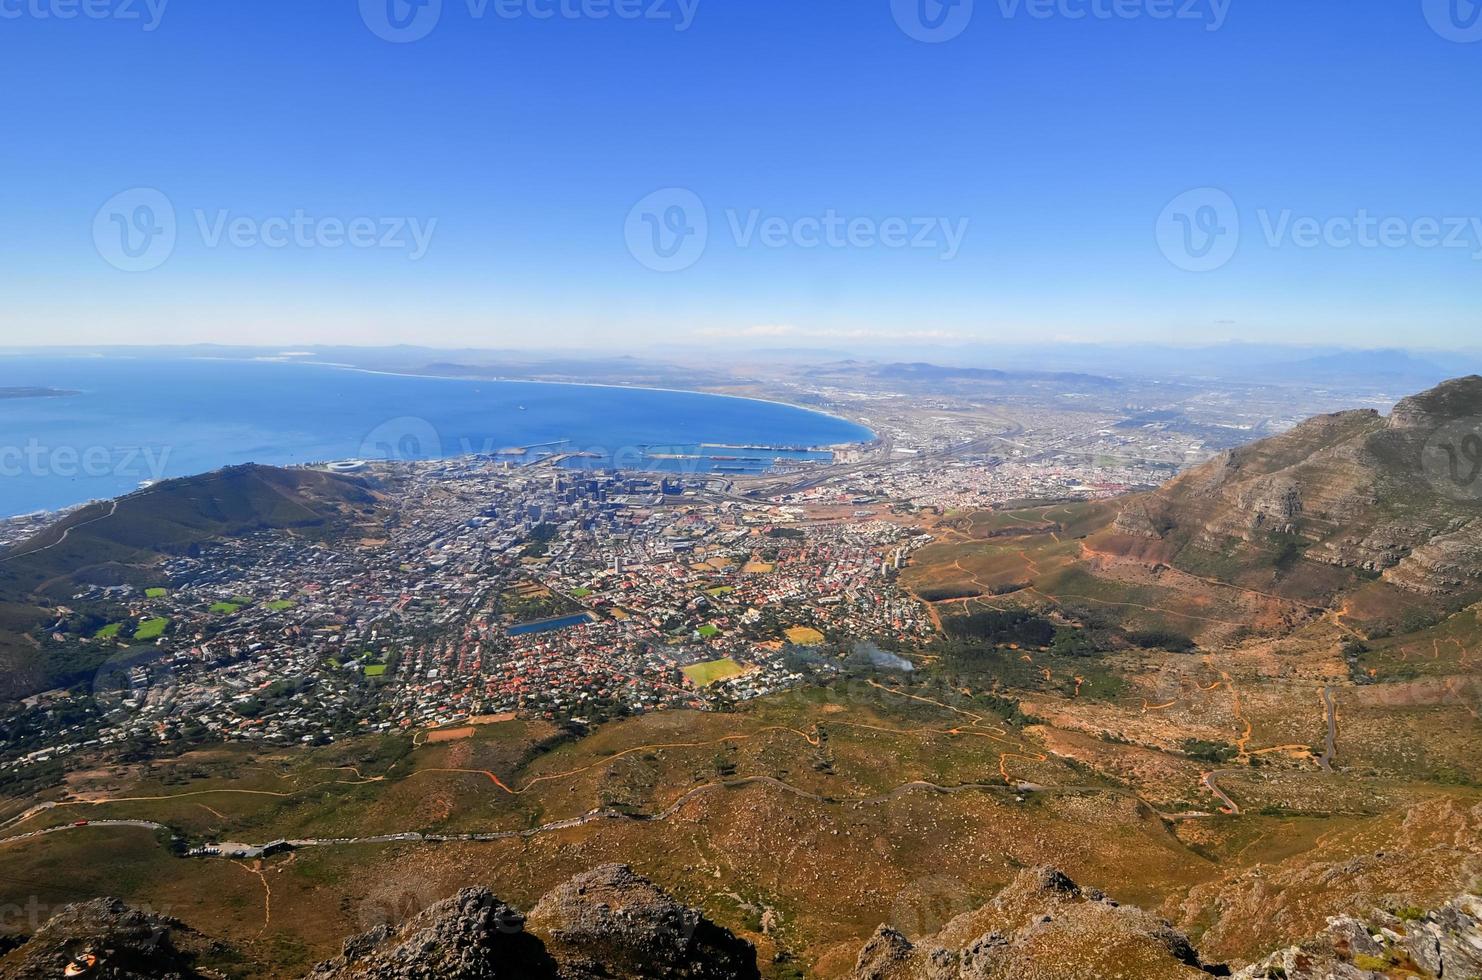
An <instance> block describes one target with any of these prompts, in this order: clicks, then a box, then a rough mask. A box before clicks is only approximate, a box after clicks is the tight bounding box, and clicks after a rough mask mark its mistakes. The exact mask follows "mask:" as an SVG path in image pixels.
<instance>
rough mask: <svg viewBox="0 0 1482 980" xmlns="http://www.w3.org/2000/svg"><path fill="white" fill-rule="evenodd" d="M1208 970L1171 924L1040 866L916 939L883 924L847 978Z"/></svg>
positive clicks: (1195, 974) (1144, 975)
mask: <svg viewBox="0 0 1482 980" xmlns="http://www.w3.org/2000/svg"><path fill="white" fill-rule="evenodd" d="M1211 974H1214V975H1222V976H1228V975H1229V971H1228V970H1224V969H1223V968H1219V967H1205V966H1204V965H1203V964H1202V963H1201V962H1200V960H1199V954H1198V953H1197V952H1196V951H1195V950H1194V947H1193V944H1191V943H1190V942H1189V940H1188V939H1187V938H1186V937H1185V936H1184V935H1183V934H1182V933H1180V932H1178V931H1177V930H1175V929H1174V928H1173V927H1172V926H1171V925H1169V924H1168V923H1167V922H1164V921H1163V920H1161V919H1158V918H1156V917H1154V916H1152V915H1149V914H1148V913H1146V912H1144V911H1142V910H1141V909H1136V908H1132V907H1130V906H1122V905H1119V904H1118V903H1117V902H1114V901H1112V900H1111V899H1109V898H1107V897H1106V896H1105V895H1103V894H1101V893H1100V892H1099V891H1096V890H1095V889H1083V888H1081V887H1080V886H1078V885H1077V884H1076V883H1075V882H1073V881H1071V880H1070V878H1068V877H1066V876H1065V875H1064V874H1062V873H1061V872H1059V871H1057V870H1055V869H1054V868H1035V869H1033V870H1029V871H1024V872H1022V873H1021V874H1020V875H1019V877H1018V878H1017V879H1016V880H1015V881H1014V882H1013V883H1012V884H1011V885H1009V886H1008V887H1007V888H1005V889H1004V890H1003V891H1002V892H1000V893H999V895H998V897H997V898H995V899H994V900H993V901H992V902H990V903H988V904H987V905H985V906H983V907H982V908H981V909H978V910H977V911H974V912H967V913H964V914H963V915H960V916H958V917H957V918H955V919H953V920H952V921H951V922H948V923H947V925H946V926H945V927H944V928H943V929H942V931H941V932H939V933H937V934H936V935H935V936H933V937H930V938H928V939H921V940H918V941H916V942H912V941H910V940H909V939H907V938H906V937H905V936H904V935H902V934H901V933H899V932H897V931H896V930H894V929H891V928H889V927H888V926H881V927H880V928H879V929H878V930H877V931H876V932H875V935H874V936H873V937H872V938H871V939H870V941H869V942H868V943H866V944H865V947H864V949H863V950H862V951H861V952H860V954H859V959H858V961H857V962H856V963H855V966H854V972H852V973H850V974H849V975H848V980H1071V978H1085V980H1112V978H1115V977H1124V978H1127V980H1132V978H1136V980H1189V978H1207V977H1208V976H1210V975H1211Z"/></svg>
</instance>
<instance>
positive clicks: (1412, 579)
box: [1113, 376, 1482, 608]
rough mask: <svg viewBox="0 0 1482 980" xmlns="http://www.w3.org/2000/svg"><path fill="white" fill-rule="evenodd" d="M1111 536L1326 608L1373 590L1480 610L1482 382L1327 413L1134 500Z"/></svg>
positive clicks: (1136, 549)
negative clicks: (1378, 408)
mask: <svg viewBox="0 0 1482 980" xmlns="http://www.w3.org/2000/svg"><path fill="white" fill-rule="evenodd" d="M1469 478H1470V482H1468V479H1469ZM1114 533H1115V534H1117V535H1121V536H1122V540H1123V542H1124V544H1123V545H1122V546H1121V547H1122V548H1123V549H1124V550H1125V551H1126V552H1127V553H1129V554H1135V553H1147V552H1148V550H1149V546H1148V545H1147V544H1146V543H1148V542H1152V543H1154V544H1155V547H1153V551H1155V552H1156V553H1157V554H1158V555H1159V556H1160V557H1161V558H1163V559H1165V560H1168V561H1169V563H1170V564H1172V565H1174V566H1175V567H1179V566H1187V567H1188V568H1189V569H1192V570H1197V571H1199V573H1200V574H1204V575H1208V574H1209V573H1210V570H1214V572H1215V573H1216V575H1218V576H1223V577H1225V578H1227V579H1229V580H1231V582H1232V584H1239V585H1242V586H1245V587H1248V588H1257V589H1263V590H1268V589H1269V590H1271V591H1274V592H1277V593H1279V594H1283V595H1286V596H1289V597H1290V598H1293V599H1297V600H1299V601H1303V602H1308V603H1311V604H1314V605H1318V606H1325V605H1328V604H1329V603H1330V602H1331V601H1332V600H1333V599H1334V598H1335V597H1336V596H1338V595H1340V594H1344V593H1349V592H1353V591H1356V590H1361V589H1364V588H1366V587H1369V588H1370V591H1373V589H1374V588H1380V587H1388V588H1392V589H1394V590H1398V591H1399V592H1402V593H1408V594H1409V595H1411V596H1417V595H1418V596H1423V597H1426V598H1427V599H1429V600H1433V601H1435V602H1436V603H1438V608H1439V607H1440V606H1445V607H1452V606H1455V605H1456V604H1457V603H1461V604H1468V603H1470V602H1474V601H1476V600H1477V599H1479V598H1482V579H1479V575H1478V569H1479V567H1482V564H1479V560H1482V377H1475V376H1474V377H1467V378H1459V379H1457V380H1455V381H1448V382H1446V383H1445V384H1442V385H1440V386H1439V387H1437V388H1435V389H1433V390H1431V391H1428V392H1425V393H1423V394H1420V395H1415V396H1413V397H1411V398H1407V399H1405V400H1404V401H1402V402H1400V403H1399V404H1398V405H1396V406H1395V408H1394V411H1393V412H1392V413H1391V414H1390V415H1389V416H1388V417H1387V418H1386V417H1384V416H1381V415H1379V414H1378V413H1376V412H1372V411H1355V412H1341V413H1338V414H1335V415H1325V416H1321V417H1318V418H1314V419H1309V420H1308V421H1306V422H1304V423H1302V424H1301V425H1298V426H1297V427H1296V428H1294V429H1292V430H1291V431H1290V432H1287V433H1285V434H1283V435H1280V436H1276V437H1274V438H1271V439H1265V440H1262V441H1261V442H1258V443H1255V444H1253V445H1250V446H1245V447H1242V448H1240V449H1236V450H1232V451H1230V452H1226V453H1223V454H1221V455H1220V456H1219V457H1217V458H1215V459H1213V460H1210V461H1209V462H1207V463H1205V464H1204V465H1202V466H1198V467H1195V468H1194V469H1192V470H1190V471H1189V472H1187V473H1185V474H1183V475H1182V476H1180V477H1178V478H1177V479H1175V480H1173V481H1171V482H1170V483H1168V484H1167V485H1165V486H1164V487H1162V488H1160V489H1159V490H1157V491H1154V492H1153V493H1150V494H1145V495H1142V496H1140V497H1136V498H1132V499H1131V500H1130V501H1129V502H1128V504H1127V505H1126V506H1125V507H1124V508H1123V509H1122V510H1121V512H1120V513H1119V516H1118V517H1117V520H1116V522H1115V524H1114ZM1138 541H1141V542H1144V543H1145V544H1143V545H1137V544H1135V543H1134V542H1138ZM1113 550H1115V548H1114V549H1113Z"/></svg>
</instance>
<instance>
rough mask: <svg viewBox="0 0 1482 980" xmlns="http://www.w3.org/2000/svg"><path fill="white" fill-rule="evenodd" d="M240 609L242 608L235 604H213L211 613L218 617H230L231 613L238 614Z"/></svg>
mask: <svg viewBox="0 0 1482 980" xmlns="http://www.w3.org/2000/svg"><path fill="white" fill-rule="evenodd" d="M241 609H242V607H241V606H239V605H238V604H237V603H235V602H213V603H212V604H211V611H212V612H213V613H216V614H217V615H218V616H230V615H232V614H233V613H236V612H240V611H241Z"/></svg>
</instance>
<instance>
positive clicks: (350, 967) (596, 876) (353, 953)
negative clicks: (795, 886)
mask: <svg viewBox="0 0 1482 980" xmlns="http://www.w3.org/2000/svg"><path fill="white" fill-rule="evenodd" d="M758 976H759V974H758V973H757V968H756V951H755V949H753V948H752V946H751V944H750V943H747V942H745V941H744V940H741V939H738V938H737V937H736V936H734V935H732V934H731V933H730V932H728V931H727V930H725V929H722V928H721V927H720V926H717V925H715V924H714V923H712V922H710V921H709V920H707V919H706V918H705V917H704V916H702V915H701V914H700V913H699V912H697V911H695V910H694V909H691V908H687V907H686V906H683V905H681V904H679V903H678V902H675V901H674V900H673V899H672V898H670V897H669V896H668V895H665V894H664V893H663V892H662V891H660V890H659V889H658V888H657V887H655V886H654V884H653V883H652V882H650V881H648V880H647V879H646V878H642V877H640V876H639V875H636V874H634V873H633V872H632V871H631V870H630V869H629V868H627V867H625V866H623V865H604V866H602V867H599V868H595V869H593V870H592V871H588V872H586V873H584V874H582V875H578V876H577V877H576V878H573V879H572V880H570V881H568V882H566V883H565V884H563V885H560V886H559V887H557V888H555V889H554V890H553V891H552V892H551V893H550V894H548V895H547V896H546V897H545V898H543V899H541V900H540V902H539V903H538V904H537V905H536V907H535V910H534V911H533V912H532V913H531V914H530V916H529V917H528V919H527V918H526V917H525V916H524V915H522V914H521V913H520V912H518V911H517V910H515V909H514V908H511V907H510V906H508V905H506V904H505V903H503V902H501V901H500V900H499V899H497V898H495V897H494V896H493V895H492V894H490V893H489V892H488V891H487V890H485V889H482V888H469V889H465V890H464V891H462V892H459V893H458V894H457V895H456V896H455V897H453V898H450V899H448V900H447V901H445V902H440V903H438V904H437V905H434V906H432V907H431V908H428V909H427V910H426V911H424V912H422V913H421V914H420V915H418V916H417V917H415V918H414V919H412V920H411V921H410V922H408V923H406V924H405V925H403V926H402V927H400V928H392V927H391V926H387V925H382V926H378V927H376V928H375V929H373V930H371V931H370V932H368V933H366V934H364V935H363V936H358V937H356V938H354V939H351V940H349V941H348V942H346V943H345V947H344V952H343V953H342V954H341V955H340V956H339V957H338V958H336V959H334V960H330V961H329V962H326V963H321V964H320V965H319V966H318V967H316V968H315V969H314V972H313V973H311V974H310V976H309V980H351V978H364V980H506V978H508V980H671V978H672V980H748V978H755V977H758Z"/></svg>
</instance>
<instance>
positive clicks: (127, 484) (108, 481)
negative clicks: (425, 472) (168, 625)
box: [0, 356, 873, 516]
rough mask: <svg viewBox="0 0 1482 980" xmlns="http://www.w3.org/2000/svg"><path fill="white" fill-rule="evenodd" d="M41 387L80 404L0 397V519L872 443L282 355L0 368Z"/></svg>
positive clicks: (674, 464)
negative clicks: (283, 473) (388, 464)
mask: <svg viewBox="0 0 1482 980" xmlns="http://www.w3.org/2000/svg"><path fill="white" fill-rule="evenodd" d="M36 387H42V388H58V389H68V390H72V391H75V392H77V393H76V394H71V395H65V396H61V397H48V398H6V399H0V515H3V516H15V515H17V514H26V513H31V512H34V511H39V510H54V509H58V508H62V507H68V506H72V505H74V504H79V503H83V502H85V501H88V500H94V499H101V498H108V497H116V496H118V495H120V494H124V493H128V492H130V491H132V490H134V489H136V488H137V487H138V486H139V485H140V484H141V483H143V482H145V481H150V480H159V479H168V478H171V477H179V476H188V475H191V474H195V473H203V472H206V471H208V470H214V469H217V468H220V467H222V466H228V465H234V464H239V463H249V462H250V463H266V464H271V465H277V466H286V465H295V464H302V463H313V462H326V461H331V460H349V459H437V458H444V457H452V456H460V455H465V454H468V453H500V454H503V455H502V458H505V459H509V460H511V461H512V462H514V463H516V464H523V463H529V462H533V461H536V460H539V459H542V458H545V457H546V456H548V455H551V454H562V455H563V456H566V457H567V459H566V461H565V463H564V464H563V465H569V466H588V467H603V468H607V467H611V468H621V469H650V470H664V471H670V472H674V471H703V472H713V473H725V474H740V473H755V472H761V471H764V470H766V469H769V468H771V467H773V466H775V465H777V464H778V462H779V461H786V460H791V459H800V458H820V457H825V458H826V457H827V456H828V455H829V454H828V452H827V451H826V450H824V451H818V450H821V449H823V447H828V446H838V445H842V444H847V443H856V442H862V441H867V440H869V439H872V438H873V434H872V433H871V432H870V431H869V430H868V429H866V428H864V427H862V426H859V425H856V424H855V423H853V422H848V421H846V420H844V419H839V418H835V417H833V416H830V415H824V414H822V413H819V412H812V411H808V410H805V409H801V408H795V407H793V406H790V405H782V404H778V403H775V402H766V401H757V400H753V399H744V398H731V397H725V396H720V395H705V394H698V393H694V392H683V391H665V390H657V389H649V388H625V387H603V386H597V385H568V384H548V383H541V382H524V381H466V380H459V379H447V378H424V377H411V376H406V375H393V374H377V373H372V372H367V371H356V370H351V369H346V368H339V367H334V366H328V365H321V364H313V363H296V362H284V361H280V360H264V361H238V360H213V359H206V358H177V359H168V358H156V357H151V358H137V359H136V358H127V357H80V356H79V357H47V358H39V357H24V356H22V357H0V388H36ZM805 447H806V448H805ZM810 449H811V450H813V451H809V450H810ZM508 450H522V452H515V453H509V452H506V451H508Z"/></svg>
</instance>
